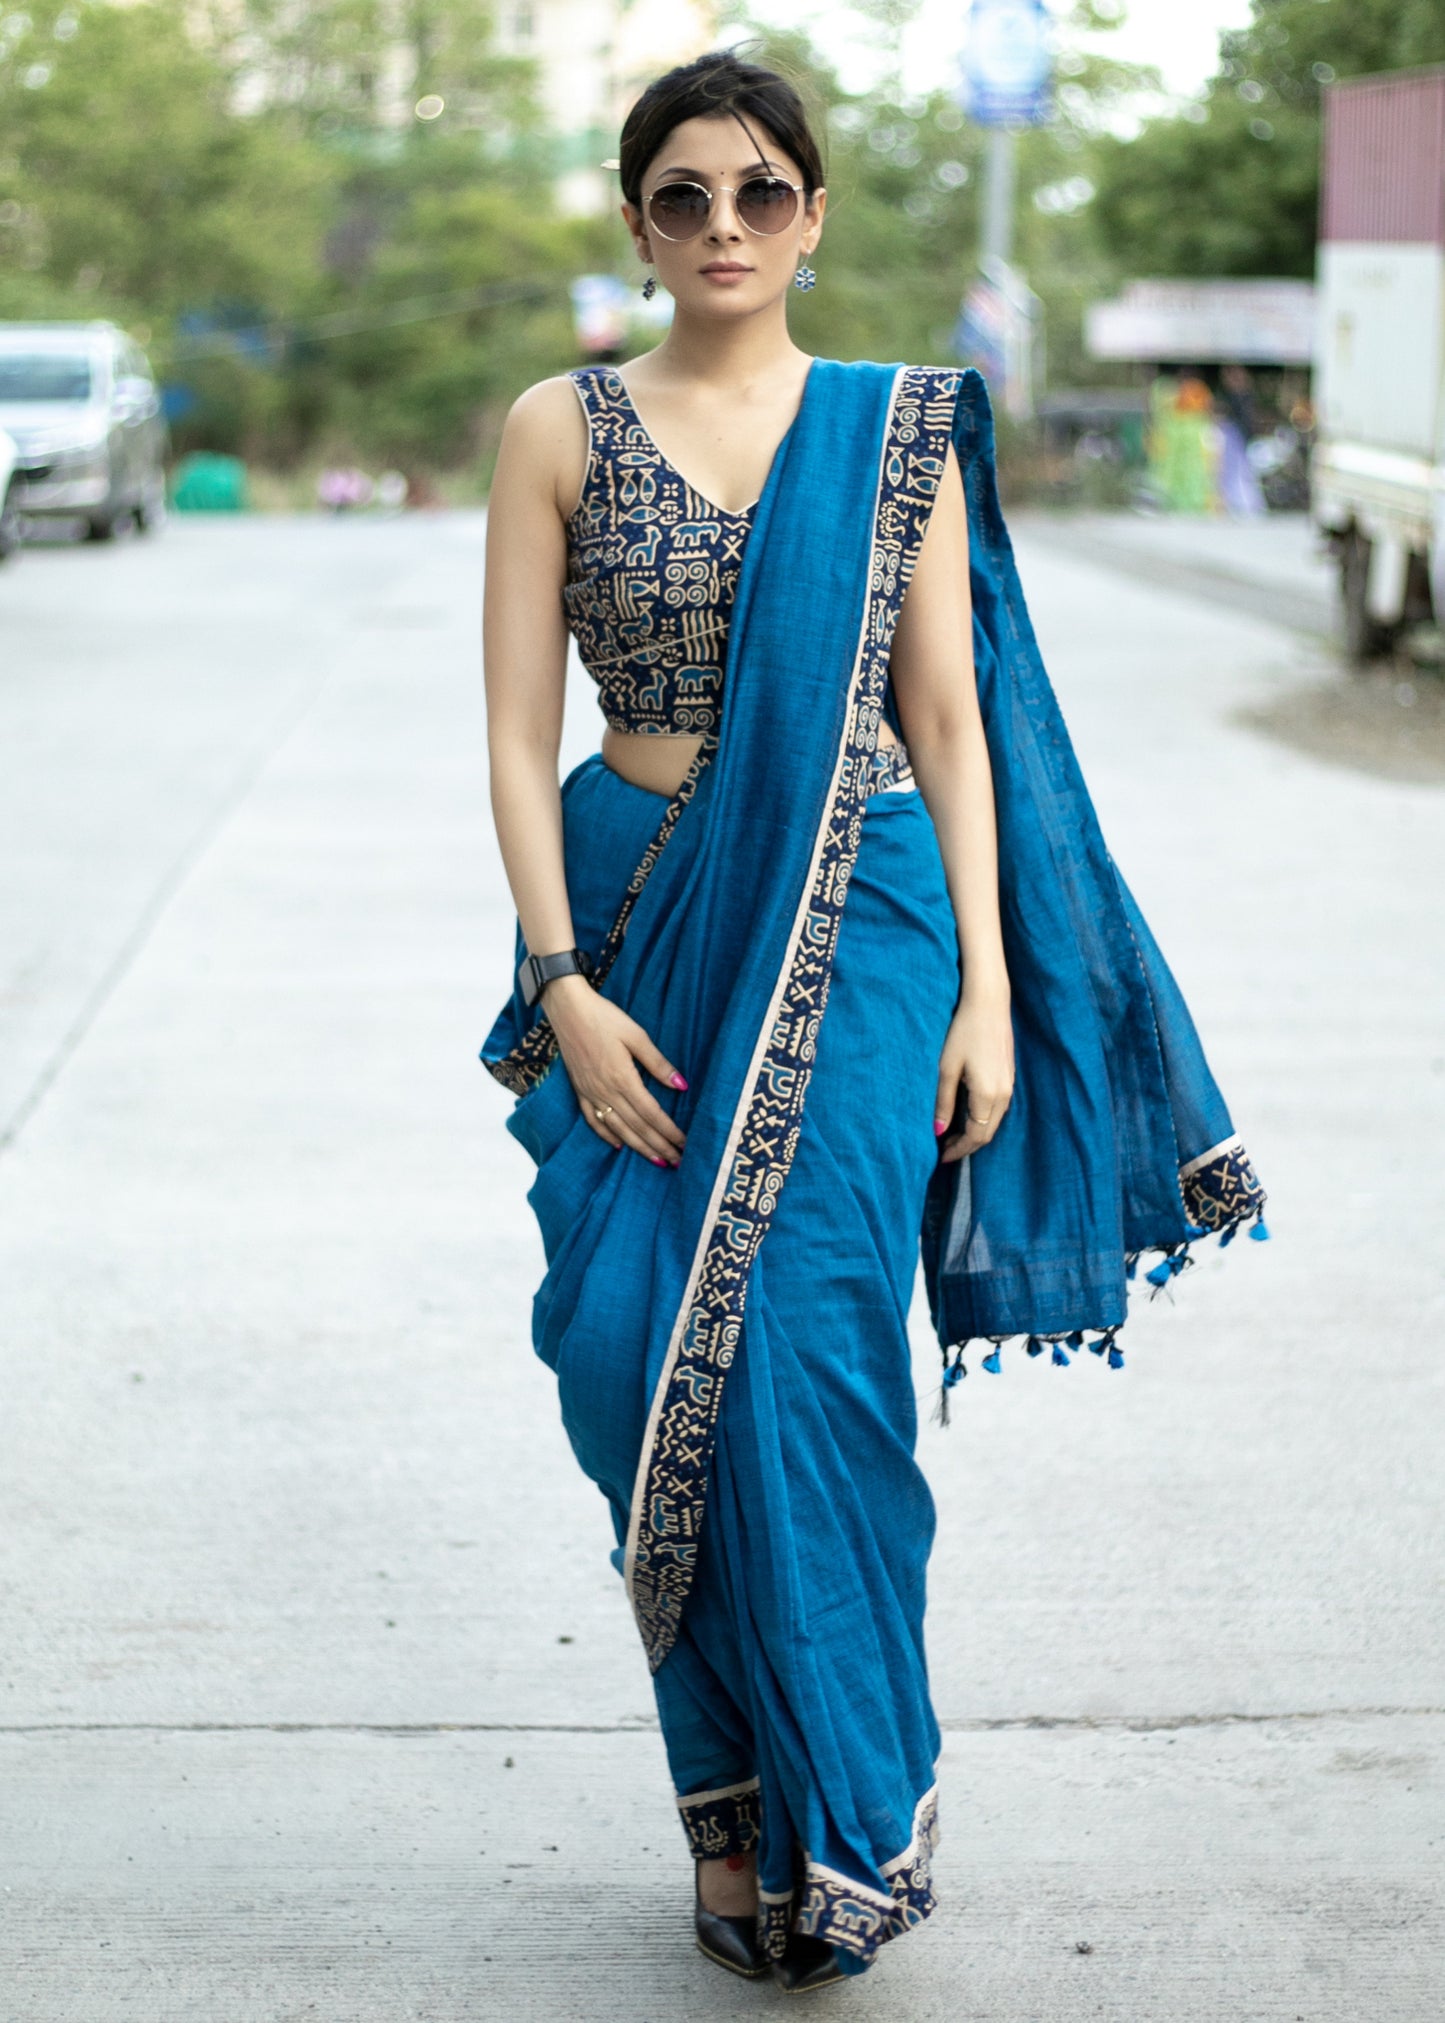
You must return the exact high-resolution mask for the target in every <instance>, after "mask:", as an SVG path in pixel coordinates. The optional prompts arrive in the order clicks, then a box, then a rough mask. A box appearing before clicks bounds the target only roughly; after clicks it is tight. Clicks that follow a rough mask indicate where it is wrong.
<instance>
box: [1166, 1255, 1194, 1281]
mask: <svg viewBox="0 0 1445 2023" xmlns="http://www.w3.org/2000/svg"><path fill="white" fill-rule="evenodd" d="M1193 1262H1194V1260H1193V1258H1192V1257H1190V1255H1189V1253H1188V1252H1187V1251H1184V1250H1181V1251H1180V1253H1179V1255H1178V1256H1177V1257H1171V1258H1170V1260H1169V1269H1170V1270H1171V1271H1172V1272H1173V1274H1174V1276H1175V1277H1176V1278H1177V1277H1178V1276H1179V1274H1180V1272H1181V1271H1183V1269H1184V1267H1185V1265H1186V1264H1192V1263H1193Z"/></svg>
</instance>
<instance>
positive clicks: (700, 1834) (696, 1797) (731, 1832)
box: [677, 1777, 763, 1861]
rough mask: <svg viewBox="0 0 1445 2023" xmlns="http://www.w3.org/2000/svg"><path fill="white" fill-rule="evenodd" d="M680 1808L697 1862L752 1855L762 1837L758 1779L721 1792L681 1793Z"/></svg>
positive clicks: (691, 1849)
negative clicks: (733, 1855) (725, 1856)
mask: <svg viewBox="0 0 1445 2023" xmlns="http://www.w3.org/2000/svg"><path fill="white" fill-rule="evenodd" d="M677 1809H678V1813H679V1815H680V1817H681V1819H682V1830H683V1832H684V1833H685V1834H686V1835H687V1845H688V1852H689V1853H690V1854H691V1855H692V1857H693V1859H694V1861H707V1860H716V1859H718V1858H719V1857H720V1856H723V1855H729V1854H748V1853H750V1852H751V1850H752V1849H753V1848H755V1847H756V1846H757V1845H758V1842H759V1840H760V1839H761V1838H762V1831H763V1810H762V1786H761V1783H760V1781H759V1780H758V1779H757V1778H756V1777H749V1778H745V1779H744V1781H743V1782H742V1783H741V1784H728V1785H724V1786H723V1787H722V1788H721V1789H719V1790H717V1791H688V1792H681V1793H679V1794H678V1800H677Z"/></svg>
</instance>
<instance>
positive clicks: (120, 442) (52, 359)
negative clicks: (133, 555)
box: [0, 323, 166, 541]
mask: <svg viewBox="0 0 1445 2023" xmlns="http://www.w3.org/2000/svg"><path fill="white" fill-rule="evenodd" d="M0 428H3V429H5V430H6V431H7V432H8V433H9V434H10V435H11V436H12V437H13V438H14V441H15V447H16V452H17V455H16V469H15V478H16V487H17V492H18V496H17V498H16V502H15V503H16V505H17V507H18V509H19V511H20V512H21V514H22V515H23V516H24V517H25V519H26V520H27V521H33V520H37V519H42V518H53V519H67V520H82V521H84V523H85V529H86V532H87V534H88V535H89V536H90V538H91V540H93V541H108V540H109V539H110V537H111V535H112V534H114V532H115V530H116V527H117V526H118V525H120V524H121V523H122V522H124V521H129V522H131V523H132V524H133V525H135V526H136V527H138V528H140V529H141V531H142V532H145V531H147V530H149V529H150V528H153V527H156V526H159V525H160V523H161V521H162V520H163V519H164V517H165V499H166V486H165V462H164V459H165V449H166V425H165V420H164V417H163V416H162V414H161V403H160V396H159V394H158V393H157V391H156V384H155V379H154V377H153V376H152V373H151V369H150V366H149V365H148V364H147V363H146V359H145V354H144V353H143V352H142V351H141V349H140V347H139V346H138V345H137V344H136V343H135V342H134V341H133V340H132V339H131V338H129V337H127V336H126V334H125V332H124V331H123V330H119V329H117V328H116V326H115V324H113V323H0Z"/></svg>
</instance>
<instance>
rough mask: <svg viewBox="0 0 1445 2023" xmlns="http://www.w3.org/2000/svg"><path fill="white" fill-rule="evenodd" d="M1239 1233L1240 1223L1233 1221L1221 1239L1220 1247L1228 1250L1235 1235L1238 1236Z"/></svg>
mask: <svg viewBox="0 0 1445 2023" xmlns="http://www.w3.org/2000/svg"><path fill="white" fill-rule="evenodd" d="M1238 1234H1239V1224H1238V1223H1237V1222H1231V1223H1230V1225H1229V1227H1228V1229H1226V1230H1225V1232H1224V1234H1223V1236H1221V1237H1220V1239H1219V1248H1220V1249H1221V1250H1228V1248H1229V1246H1230V1244H1231V1243H1233V1241H1234V1239H1235V1237H1236V1236H1238Z"/></svg>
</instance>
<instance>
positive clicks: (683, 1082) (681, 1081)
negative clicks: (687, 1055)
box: [672, 1075, 687, 1089]
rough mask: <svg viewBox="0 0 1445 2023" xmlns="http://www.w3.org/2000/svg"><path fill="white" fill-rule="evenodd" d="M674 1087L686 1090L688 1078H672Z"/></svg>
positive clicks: (682, 1076) (683, 1076)
mask: <svg viewBox="0 0 1445 2023" xmlns="http://www.w3.org/2000/svg"><path fill="white" fill-rule="evenodd" d="M672 1086H673V1087H674V1089H685V1088H686V1087H687V1076H686V1075H674V1076H673V1077H672Z"/></svg>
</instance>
